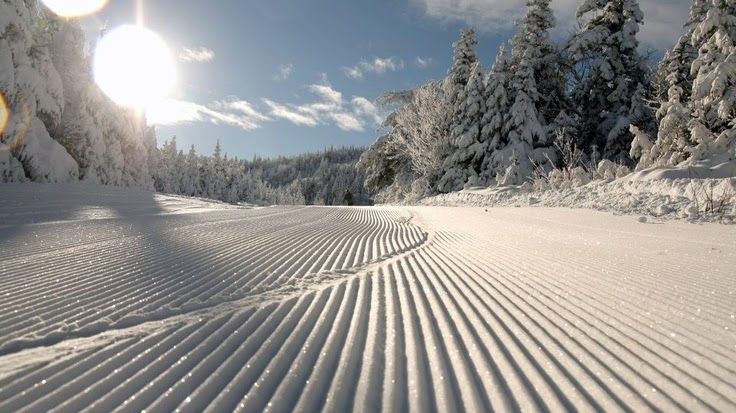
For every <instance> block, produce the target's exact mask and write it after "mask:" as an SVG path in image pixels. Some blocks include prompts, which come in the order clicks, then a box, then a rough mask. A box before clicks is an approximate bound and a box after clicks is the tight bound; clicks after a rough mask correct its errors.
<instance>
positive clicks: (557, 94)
mask: <svg viewBox="0 0 736 413" xmlns="http://www.w3.org/2000/svg"><path fill="white" fill-rule="evenodd" d="M526 7H527V11H526V15H525V16H524V17H523V18H522V19H521V20H520V21H519V22H518V23H517V26H518V32H517V33H516V35H515V36H514V38H513V39H512V41H511V44H512V46H513V53H512V56H511V68H512V71H515V70H516V69H517V67H518V66H519V64H520V62H521V60H522V58H524V57H526V59H527V60H528V61H529V63H530V64H531V66H532V72H533V76H534V79H535V80H536V82H537V88H538V90H539V93H538V94H537V96H536V97H534V98H533V103H534V105H535V106H536V107H537V111H538V112H539V119H540V121H541V122H542V124H543V125H547V124H548V123H550V122H552V121H553V120H554V119H555V118H556V117H557V115H558V114H559V113H560V111H562V110H565V109H567V108H568V107H569V106H570V105H569V102H568V98H567V93H566V79H565V69H564V67H565V66H566V64H565V63H564V61H563V58H562V55H561V53H560V51H559V50H558V48H557V46H556V45H555V44H554V42H552V40H551V39H550V35H549V31H550V30H551V29H552V28H553V27H554V26H555V17H554V14H553V12H552V9H551V8H550V0H527V3H526ZM511 93H512V98H513V97H514V96H515V91H511Z"/></svg>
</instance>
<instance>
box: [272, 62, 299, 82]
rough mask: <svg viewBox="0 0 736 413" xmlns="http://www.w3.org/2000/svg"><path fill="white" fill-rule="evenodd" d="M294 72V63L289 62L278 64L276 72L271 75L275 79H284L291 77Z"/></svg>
mask: <svg viewBox="0 0 736 413" xmlns="http://www.w3.org/2000/svg"><path fill="white" fill-rule="evenodd" d="M293 73H294V65H293V64H291V63H289V64H285V65H279V67H277V68H276V74H275V75H273V79H274V80H276V81H284V80H287V79H289V78H290V77H291V75H292V74H293Z"/></svg>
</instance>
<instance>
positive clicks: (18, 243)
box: [0, 184, 736, 412]
mask: <svg viewBox="0 0 736 413" xmlns="http://www.w3.org/2000/svg"><path fill="white" fill-rule="evenodd" d="M0 213H1V214H2V215H1V216H2V224H0V225H1V226H0V246H1V247H0V411H49V410H54V411H141V410H145V411H147V412H154V411H174V410H177V409H178V411H191V412H199V411H210V412H211V411H232V410H237V411H262V410H268V411H289V410H297V411H314V410H326V411H337V412H343V411H349V410H357V411H377V410H384V411H421V412H426V411H462V410H466V411H492V410H502V411H504V410H505V411H513V410H524V411H549V410H551V411H572V410H578V411H603V410H607V411H683V410H689V411H710V410H716V411H733V410H734V409H736V385H734V383H736V334H735V333H734V329H735V328H736V324H735V323H736V314H735V309H736V278H734V276H733V275H734V274H733V268H734V265H736V231H735V230H734V228H733V227H731V226H724V225H716V224H703V225H692V224H689V223H685V222H672V221H670V222H665V223H662V224H658V225H653V224H650V223H641V222H639V221H638V220H637V219H635V218H634V217H628V216H613V215H611V214H608V213H602V212H595V211H590V210H569V209H559V208H489V209H484V208H446V207H398V206H397V207H370V208H368V207H366V208H341V207H311V208H295V207H288V208H287V207H272V208H238V207H230V206H226V205H223V204H217V203H208V202H206V201H202V200H196V199H186V198H176V197H164V196H160V195H154V194H151V193H147V192H144V191H137V190H130V189H129V190H121V189H113V188H101V187H96V186H91V185H82V184H80V185H60V186H51V185H46V186H43V185H35V184H33V185H6V186H0Z"/></svg>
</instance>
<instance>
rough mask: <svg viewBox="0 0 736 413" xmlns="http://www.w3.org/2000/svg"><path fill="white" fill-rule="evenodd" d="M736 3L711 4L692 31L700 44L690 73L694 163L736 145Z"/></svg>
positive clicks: (725, 0) (719, 1)
mask: <svg viewBox="0 0 736 413" xmlns="http://www.w3.org/2000/svg"><path fill="white" fill-rule="evenodd" d="M735 16H736V3H734V1H733V0H713V3H712V5H711V7H710V9H709V10H708V13H707V15H706V17H705V18H704V19H703V21H701V22H700V23H699V24H698V25H697V27H696V28H695V30H694V31H693V36H692V44H693V45H697V44H702V46H700V49H699V50H698V57H697V58H696V59H695V60H694V61H693V64H692V66H691V69H690V73H691V75H693V76H694V80H693V89H692V95H691V101H690V110H691V112H692V113H693V120H692V121H691V122H690V125H689V131H690V134H691V136H692V141H693V142H694V143H695V144H696V146H695V147H694V148H692V149H691V150H690V152H691V155H692V157H693V159H695V160H699V159H704V158H706V157H708V156H711V155H714V154H718V153H724V152H726V151H727V150H728V148H729V147H730V146H731V145H733V144H734V141H736V17H735Z"/></svg>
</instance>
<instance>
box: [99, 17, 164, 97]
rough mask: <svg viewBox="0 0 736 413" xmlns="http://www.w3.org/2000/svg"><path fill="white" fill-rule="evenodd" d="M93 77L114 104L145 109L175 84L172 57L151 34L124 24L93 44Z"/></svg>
mask: <svg viewBox="0 0 736 413" xmlns="http://www.w3.org/2000/svg"><path fill="white" fill-rule="evenodd" d="M93 71H94V77H95V81H96V82H97V84H98V85H99V86H100V88H101V89H102V91H103V92H105V94H107V96H109V97H110V99H112V100H114V101H115V102H116V103H118V104H120V105H123V106H127V107H131V108H135V109H143V110H144V109H146V107H149V106H151V105H156V104H158V102H161V101H163V100H165V99H166V97H167V96H168V94H169V93H170V92H171V90H172V89H173V87H174V84H175V83H176V68H175V65H174V57H173V55H172V54H171V51H170V50H169V48H168V46H166V43H164V41H163V40H162V39H161V38H160V37H159V36H158V35H157V34H156V33H154V32H152V31H150V30H148V29H146V28H144V27H141V26H135V25H124V26H120V27H117V28H115V29H113V30H111V31H110V32H108V33H107V34H106V35H105V36H104V37H103V38H102V39H100V41H99V42H98V43H97V48H96V50H95V55H94V62H93Z"/></svg>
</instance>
